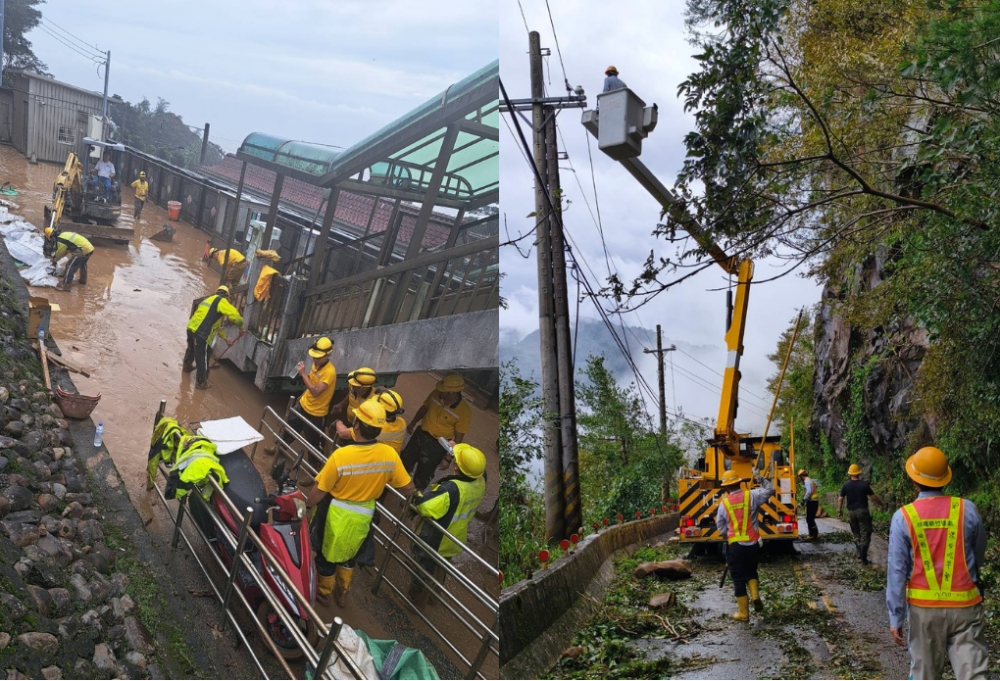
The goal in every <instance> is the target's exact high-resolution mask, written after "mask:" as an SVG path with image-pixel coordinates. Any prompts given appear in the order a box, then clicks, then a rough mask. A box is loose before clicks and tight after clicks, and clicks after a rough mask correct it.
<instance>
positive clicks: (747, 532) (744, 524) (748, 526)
mask: <svg viewBox="0 0 1000 681" xmlns="http://www.w3.org/2000/svg"><path fill="white" fill-rule="evenodd" d="M736 496H739V497H740V498H739V500H738V501H737V502H736V503H735V504H734V503H732V502H731V501H730V499H731V498H732V497H736ZM722 506H723V508H725V509H726V517H727V518H728V519H729V529H728V530H727V532H726V540H727V541H728V542H729V543H730V544H735V543H736V542H743V541H757V540H758V539H760V535H759V534H757V528H756V527H754V526H753V523H751V522H750V495H749V494H747V492H746V491H745V490H742V491H740V492H735V493H733V494H726V495H725V496H723V497H722ZM737 528H739V529H737Z"/></svg>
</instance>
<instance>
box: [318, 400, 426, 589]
mask: <svg viewBox="0 0 1000 681" xmlns="http://www.w3.org/2000/svg"><path fill="white" fill-rule="evenodd" d="M354 416H355V417H356V418H357V421H358V424H357V426H356V429H357V430H356V432H357V434H358V436H359V437H358V442H356V443H354V444H350V445H346V446H344V447H339V448H338V449H336V450H334V452H333V453H332V454H331V455H330V458H328V459H327V461H326V464H325V465H324V466H323V469H322V470H321V471H320V472H319V474H318V475H317V476H316V480H315V484H314V486H313V488H312V490H310V492H309V495H308V497H307V499H306V506H309V507H313V506H316V505H317V504H319V503H320V502H325V501H328V502H329V506H328V507H327V509H326V513H325V517H324V514H323V513H322V512H320V513H317V514H316V516H315V517H314V518H313V522H314V523H321V525H322V527H323V543H322V549H321V550H320V551H319V552H318V553H317V555H316V571H317V572H318V573H319V580H318V584H317V591H318V593H319V595H320V597H321V598H323V599H324V600H325V599H327V598H328V597H329V595H330V594H331V593H333V595H334V598H335V599H336V601H337V605H338V606H340V607H342V608H343V607H345V606H346V605H347V600H346V599H347V593H348V591H349V590H350V587H351V576H352V574H353V572H354V557H355V556H356V555H357V554H358V551H359V550H360V549H361V545H362V544H363V543H364V542H365V538H366V537H368V534H369V532H370V530H371V524H372V517H373V516H374V515H375V500H376V499H378V497H379V496H380V495H381V494H382V492H383V490H384V489H385V486H386V485H389V486H391V487H395V488H396V489H398V490H399V492H400V493H401V494H403V495H406V496H409V495H410V494H412V493H413V483H412V482H411V481H410V476H409V474H408V473H407V472H406V469H404V468H403V463H402V461H400V459H399V455H398V454H397V453H396V451H395V450H394V449H393V448H392V447H390V446H388V445H384V444H381V443H380V442H378V435H379V433H380V432H381V431H382V428H383V427H384V426H385V409H383V408H382V405H381V404H379V402H378V401H377V400H368V401H367V402H363V403H362V404H361V405H360V406H359V407H358V408H357V409H355V410H354Z"/></svg>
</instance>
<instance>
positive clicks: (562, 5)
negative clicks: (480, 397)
mask: <svg viewBox="0 0 1000 681" xmlns="http://www.w3.org/2000/svg"><path fill="white" fill-rule="evenodd" d="M684 4H685V3H683V2H678V1H675V2H662V0H634V1H633V2H630V3H628V4H627V5H622V6H620V9H619V8H616V7H614V6H613V5H609V4H608V3H606V2H600V3H599V2H596V1H595V0H550V2H549V6H550V8H551V15H552V20H551V22H552V24H554V25H555V31H556V37H557V38H558V43H559V48H560V49H561V52H562V59H563V62H564V64H565V70H566V74H567V78H568V80H569V82H570V85H571V86H574V87H575V86H577V85H582V86H583V88H584V89H585V91H586V93H587V96H588V107H587V108H590V109H592V108H594V107H595V106H596V99H595V97H596V95H597V94H598V93H599V92H600V91H601V87H602V84H603V78H604V70H605V69H606V68H607V67H608V66H609V65H611V64H613V65H615V66H616V67H617V68H618V71H619V75H620V77H621V78H622V80H624V81H625V83H626V84H627V85H628V86H629V87H630V88H631V89H632V90H633V91H634V92H635V93H636V94H637V95H638V96H639V97H640V98H641V99H643V100H644V101H645V102H646V104H647V105H650V104H652V103H654V102H655V103H656V104H657V105H658V106H659V123H658V126H657V127H656V129H655V130H654V131H653V132H652V133H650V135H649V137H647V138H646V139H645V140H644V141H643V147H642V156H641V160H642V161H643V163H645V164H646V166H647V167H649V168H650V169H651V170H652V172H653V173H654V174H655V175H656V176H657V177H658V178H659V179H660V181H661V182H663V183H664V184H665V185H667V186H668V187H669V186H671V185H672V184H673V183H674V180H675V179H676V176H677V173H678V171H679V170H680V168H681V166H682V164H683V160H684V155H685V149H684V145H683V137H684V135H685V134H686V133H687V132H688V131H690V130H691V129H693V127H694V123H693V118H692V116H691V115H689V114H687V113H685V112H684V111H683V106H682V102H681V101H680V100H679V99H678V98H677V86H678V84H680V83H681V81H683V80H684V79H685V78H686V76H687V75H688V74H690V73H692V72H693V71H695V70H696V68H697V66H696V62H695V60H694V59H693V58H692V57H691V55H692V54H693V53H694V49H693V48H692V47H691V45H690V44H689V43H688V42H687V35H686V28H685V26H684V16H683V10H684ZM521 7H523V12H524V15H523V18H522V13H521V9H520V8H521ZM525 23H527V25H528V27H529V28H530V29H531V30H536V31H538V32H539V33H540V34H541V42H542V47H543V48H546V47H547V48H550V49H551V52H552V56H551V57H550V58H548V59H547V60H546V67H545V76H546V87H547V89H548V93H549V94H550V96H561V95H563V94H564V92H565V88H564V87H563V70H562V67H561V65H560V62H559V56H558V53H557V50H556V43H555V40H554V39H553V29H552V25H551V24H550V19H549V15H548V14H547V12H546V5H545V2H544V0H520V3H518V2H515V1H511V0H505V1H504V2H502V3H501V4H500V77H501V79H502V81H503V84H504V86H505V87H506V89H507V92H508V93H509V95H510V96H511V97H512V98H514V99H519V98H527V97H529V96H530V82H529V71H528V55H527V52H528V36H527V31H526V28H525ZM505 117H506V118H508V122H511V121H510V120H509V117H508V116H505ZM558 124H559V126H560V129H561V131H562V136H563V140H565V143H562V142H561V143H560V151H566V152H568V155H569V159H568V160H566V161H563V162H561V164H560V168H561V178H560V179H561V182H562V188H563V191H564V195H565V197H566V199H568V200H569V201H570V202H571V204H570V206H569V209H568V210H567V211H566V213H565V214H564V222H565V226H566V230H567V232H568V233H569V235H570V237H571V238H572V240H573V241H575V243H576V246H577V247H578V248H576V249H574V250H575V252H576V253H578V254H579V255H580V256H581V260H583V261H585V263H586V264H589V266H590V267H591V268H592V270H593V272H594V275H589V276H590V280H591V282H593V283H594V284H595V285H597V284H598V283H603V282H604V280H605V279H606V278H607V276H608V266H607V265H606V263H605V257H604V253H603V249H602V246H601V240H600V235H599V233H598V230H597V226H596V221H595V219H594V218H593V217H592V215H591V212H590V211H589V210H588V207H587V205H585V201H586V202H589V206H590V208H591V209H595V205H596V204H595V200H594V192H593V189H592V183H595V184H596V187H597V202H598V203H599V205H600V215H601V223H602V225H603V230H604V233H605V235H606V239H607V245H608V250H609V252H610V256H611V257H610V266H611V269H612V270H613V271H617V272H619V273H621V275H622V278H623V279H625V280H626V281H628V280H630V277H631V276H634V275H635V274H637V273H638V272H639V271H640V270H641V266H642V263H643V262H644V260H645V258H646V257H647V255H648V254H649V251H650V250H651V249H655V250H656V251H657V253H658V254H660V255H673V247H672V246H670V245H669V244H666V243H665V242H662V241H660V242H658V241H657V240H655V239H654V238H653V237H652V236H651V235H650V234H651V231H652V230H653V229H654V227H655V226H656V223H657V222H658V221H659V215H660V206H659V204H658V203H657V202H656V201H655V200H654V199H653V198H652V197H651V196H650V195H649V194H648V193H647V192H646V191H645V190H644V189H643V188H642V187H641V186H640V185H639V184H638V183H637V182H636V181H635V180H634V179H633V178H632V176H631V175H629V174H628V173H627V171H626V170H625V169H624V167H622V166H621V165H619V164H618V163H617V162H616V161H614V160H612V159H611V158H609V157H608V156H605V155H604V154H603V153H602V152H600V151H599V150H598V149H597V144H596V140H593V139H592V140H591V145H590V153H591V154H592V155H593V173H594V174H593V180H592V177H591V163H590V161H589V160H588V149H587V138H588V137H589V133H587V132H586V131H585V130H584V129H583V126H582V125H581V124H580V110H579V109H568V110H565V111H563V112H562V113H561V114H560V115H559V118H558ZM522 127H523V128H524V129H525V130H526V134H530V126H526V125H525V123H524V121H523V120H522ZM500 139H501V154H500V156H501V158H500V182H501V187H502V197H503V199H502V203H501V209H502V211H503V212H504V216H505V218H506V225H507V229H508V230H509V232H510V236H511V237H516V236H517V235H518V234H520V233H525V232H527V231H528V230H530V229H531V228H532V226H533V225H534V218H528V217H525V216H527V215H528V213H530V212H532V211H533V210H534V193H533V175H532V172H531V169H530V167H529V166H528V165H527V163H526V161H525V159H524V157H523V156H522V155H521V153H520V151H519V145H518V144H516V143H515V138H514V137H513V136H512V135H511V134H510V133H509V132H508V130H507V128H506V126H501V138H500ZM574 170H575V172H574ZM578 181H579V183H578ZM585 197H586V199H585ZM595 213H596V210H595ZM504 237H505V239H506V235H504ZM530 241H531V240H530V239H528V240H526V241H525V242H524V243H525V244H529V243H530ZM500 257H501V265H502V267H503V270H504V272H505V273H506V274H507V277H506V278H505V279H504V280H503V289H502V292H503V295H504V296H505V297H506V298H507V299H508V301H509V304H510V308H509V310H506V311H504V310H501V317H500V327H501V329H500V330H501V338H502V339H504V340H505V341H508V342H512V341H516V340H519V339H520V338H523V337H524V336H525V335H526V334H527V333H529V332H531V331H532V330H534V329H537V328H538V300H537V284H536V282H537V272H536V261H535V252H534V250H532V252H531V257H530V258H528V259H523V258H521V257H519V255H518V253H517V252H516V251H515V250H514V249H513V248H511V247H507V248H504V249H503V250H502V252H501V256H500ZM785 267H786V263H785V262H784V261H777V260H773V261H768V260H763V261H760V262H758V263H756V274H755V277H754V278H755V280H756V281H760V280H763V279H767V278H770V277H772V276H774V275H775V274H778V273H779V272H781V271H782V270H783V269H784V268H785ZM595 275H596V276H595ZM727 283H728V278H727V277H726V275H725V274H724V273H723V271H722V270H721V269H719V268H714V267H713V268H710V269H708V270H706V271H704V272H702V273H700V274H698V275H697V276H695V277H693V278H691V279H689V280H688V281H686V282H684V283H683V284H681V285H679V286H677V287H674V288H671V289H669V290H668V291H666V292H664V293H662V294H661V295H660V296H658V297H657V298H656V299H655V300H654V301H653V302H651V303H650V304H648V305H646V306H645V307H644V308H642V309H641V310H639V311H638V313H633V314H627V315H625V319H624V321H625V323H626V324H636V325H641V326H644V327H645V328H648V329H653V328H655V326H656V324H662V326H663V332H664V336H665V337H666V338H668V339H670V340H673V341H681V342H685V343H689V344H691V345H693V346H715V347H716V348H718V350H719V354H718V357H719V365H718V367H716V369H717V370H718V371H719V372H721V371H722V369H723V368H724V348H725V342H724V338H723V336H724V333H725V328H724V321H725V305H726V298H725V293H724V292H722V291H710V290H709V289H716V288H719V287H725V286H726V285H727ZM570 286H571V287H573V288H574V289H575V285H574V284H573V282H572V281H570ZM820 293H821V289H820V288H819V286H818V285H817V283H816V282H815V281H812V280H809V279H802V278H800V277H798V276H796V275H794V274H793V275H790V276H787V277H784V278H781V279H778V280H776V281H774V282H771V283H764V284H759V285H756V286H753V287H752V289H751V295H750V307H749V316H748V320H747V329H746V334H745V338H744V348H745V352H744V355H743V359H742V364H741V368H742V374H743V382H742V385H743V387H744V388H746V389H748V390H749V391H750V392H752V393H755V394H756V395H758V396H760V397H761V398H764V399H763V400H762V399H756V398H753V397H751V396H749V395H745V396H741V399H742V401H743V403H745V404H750V403H753V404H754V405H755V407H756V409H755V410H751V409H749V408H747V409H742V410H741V411H740V413H739V417H738V419H737V427H738V428H740V429H741V430H744V431H747V432H749V431H755V432H759V431H762V430H763V427H764V421H765V416H762V415H761V414H762V413H766V411H767V409H768V407H769V406H770V396H769V394H768V393H767V392H766V387H765V386H766V381H767V378H768V377H769V376H770V375H771V374H773V373H774V372H775V369H774V366H773V365H772V363H771V362H769V361H768V360H767V355H768V354H769V353H772V352H774V349H775V347H776V345H777V341H778V338H779V336H780V334H781V333H782V332H783V331H784V330H785V329H786V328H788V326H789V325H790V324H791V323H792V322H793V321H794V318H795V316H796V314H797V312H798V310H799V309H800V308H801V307H803V306H811V305H814V304H815V303H817V302H818V301H819V299H820ZM606 307H609V306H608V305H606ZM573 310H575V303H573ZM573 310H571V312H573ZM580 310H581V312H580V314H581V317H582V318H594V319H596V318H597V312H596V310H595V309H594V308H593V305H592V303H590V302H588V301H585V302H584V303H583V304H582V306H581V308H580ZM672 354H673V355H675V356H674V357H673V361H674V363H675V366H676V367H683V368H684V370H685V371H687V372H689V373H691V374H693V375H695V376H699V377H701V378H702V379H703V380H707V381H711V382H713V383H714V384H715V385H718V384H719V383H721V379H719V377H718V376H717V375H716V374H715V373H714V371H713V370H712V369H710V368H708V367H705V366H702V365H699V364H697V363H695V362H694V361H693V360H692V359H691V358H689V357H686V356H684V355H680V354H678V353H672ZM636 359H637V363H638V364H639V366H640V369H641V371H642V373H643V375H644V376H645V378H646V380H647V381H648V382H649V384H650V385H651V386H654V389H655V386H656V365H655V362H654V360H653V356H652V355H637V356H636ZM706 364H709V366H714V365H712V364H711V363H710V362H706ZM667 380H668V387H667V401H668V409H669V410H672V406H671V404H670V403H671V402H673V401H674V399H673V397H672V392H676V394H677V399H676V402H678V403H680V404H681V405H682V406H683V407H684V411H685V413H687V414H689V415H693V416H708V417H711V418H712V420H713V422H714V418H715V416H716V414H717V412H718V400H719V398H718V393H717V392H714V391H711V390H707V389H705V388H704V387H699V386H698V385H697V384H696V381H695V380H693V379H690V378H686V377H684V376H682V375H680V373H675V377H674V382H675V383H674V386H673V388H674V391H672V389H671V388H672V387H671V385H670V383H669V381H670V378H669V377H668V379H667Z"/></svg>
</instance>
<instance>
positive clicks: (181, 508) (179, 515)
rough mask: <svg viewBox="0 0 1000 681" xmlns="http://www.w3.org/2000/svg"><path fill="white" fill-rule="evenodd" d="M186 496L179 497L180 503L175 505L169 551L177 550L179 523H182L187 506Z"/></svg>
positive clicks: (179, 536) (179, 535)
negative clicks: (175, 512)
mask: <svg viewBox="0 0 1000 681" xmlns="http://www.w3.org/2000/svg"><path fill="white" fill-rule="evenodd" d="M189 494H191V492H188V494H185V495H184V496H182V497H181V499H180V502H178V504H177V521H176V522H175V523H174V537H173V539H171V540H170V550H171V551H176V550H177V542H179V541H180V539H181V523H182V522H184V509H185V507H186V506H187V500H188V495H189Z"/></svg>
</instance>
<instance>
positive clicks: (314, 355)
mask: <svg viewBox="0 0 1000 681" xmlns="http://www.w3.org/2000/svg"><path fill="white" fill-rule="evenodd" d="M332 353H333V341H332V340H330V339H329V338H327V337H326V336H320V337H319V338H317V339H316V340H315V341H313V344H312V346H311V347H310V348H309V352H308V354H309V359H310V361H311V366H309V367H308V368H307V367H306V363H305V362H299V363H298V364H296V365H295V375H296V376H298V377H299V378H301V379H302V382H303V383H305V384H306V389H305V390H304V391H303V392H302V395H301V396H299V399H298V402H297V403H296V406H295V409H294V410H293V411H292V412H291V415H290V416H289V417H288V425H289V426H290V427H291V428H293V429H295V431H296V432H297V433H298V434H299V435H300V436H302V439H303V440H305V441H306V442H308V443H309V444H311V445H312V446H313V447H315V448H316V449H317V450H318V451H320V452H322V451H323V435H322V431H323V425H324V421H325V419H326V414H327V412H328V411H329V410H330V400H332V399H333V391H334V389H335V388H336V386H337V368H336V367H335V366H334V365H333V362H331V361H330V355H331V354H332ZM281 440H282V441H283V442H285V443H287V444H291V443H292V442H293V441H294V440H295V437H294V436H293V435H292V434H291V433H289V432H288V431H285V432H283V433H282V434H281ZM275 451H276V450H275V448H274V447H273V446H267V447H264V453H265V454H267V455H268V456H273V455H274V453H275Z"/></svg>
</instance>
